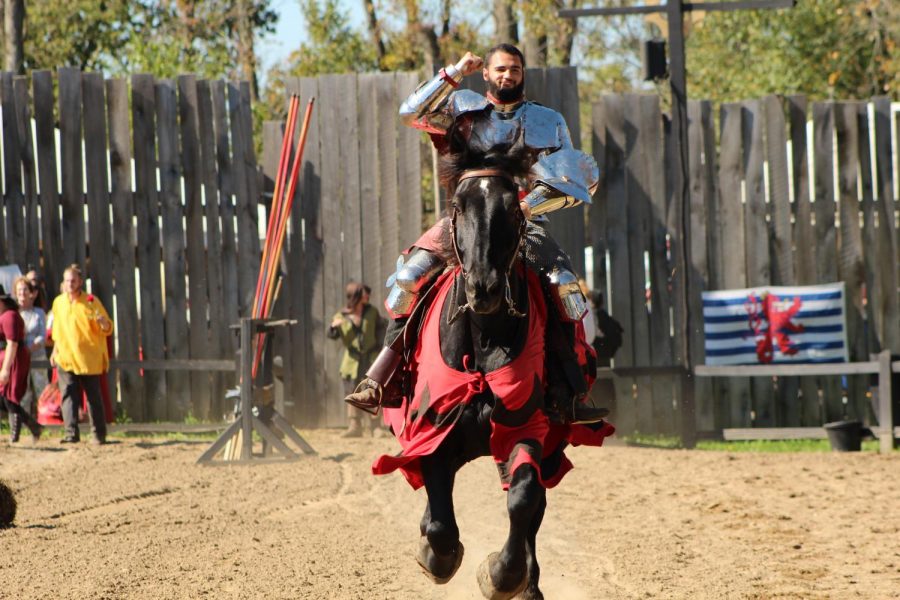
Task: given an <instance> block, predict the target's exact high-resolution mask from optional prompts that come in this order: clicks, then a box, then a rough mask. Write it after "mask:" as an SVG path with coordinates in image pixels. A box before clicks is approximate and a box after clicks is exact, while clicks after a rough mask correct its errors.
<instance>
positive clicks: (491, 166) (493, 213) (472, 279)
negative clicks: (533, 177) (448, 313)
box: [442, 151, 527, 314]
mask: <svg viewBox="0 0 900 600" xmlns="http://www.w3.org/2000/svg"><path fill="white" fill-rule="evenodd" d="M525 172H527V162H526V156H525V155H524V154H523V153H521V152H516V151H509V152H503V153H494V154H489V155H475V156H473V155H466V156H459V155H457V156H455V157H452V158H451V159H449V160H445V161H444V163H443V169H442V175H443V179H444V181H445V182H446V183H447V185H448V189H450V190H452V197H451V198H450V207H449V208H450V214H451V224H452V225H451V229H450V235H451V236H452V238H453V240H452V241H453V247H454V251H455V253H456V259H457V260H458V261H459V263H460V266H461V267H462V272H463V276H464V279H465V293H466V301H467V302H468V305H469V308H471V309H472V310H473V311H474V312H476V313H480V314H492V313H495V312H496V311H497V310H498V309H499V308H500V307H501V304H502V302H503V301H504V300H505V299H506V298H507V295H508V292H509V279H508V276H509V272H510V270H511V269H512V266H513V263H514V262H515V260H516V256H517V253H518V249H519V245H520V243H521V240H522V236H523V235H524V232H525V217H524V215H523V214H522V210H521V209H520V208H519V194H518V185H517V184H516V182H515V180H514V177H516V176H519V175H523V174H524V173H525Z"/></svg>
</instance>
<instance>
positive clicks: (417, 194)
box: [391, 73, 422, 243]
mask: <svg viewBox="0 0 900 600" xmlns="http://www.w3.org/2000/svg"><path fill="white" fill-rule="evenodd" d="M395 81H396V83H397V91H396V92H395V94H396V95H395V97H394V112H395V113H396V111H397V110H398V109H399V108H400V104H401V102H402V101H403V98H406V97H407V96H408V95H409V94H411V93H412V92H413V91H414V90H415V89H416V87H417V86H418V85H419V77H418V75H416V73H397V75H396V77H395ZM391 122H392V123H394V124H395V126H396V127H397V129H398V131H397V188H398V189H399V190H400V194H401V198H403V200H401V206H400V235H401V236H403V237H404V238H406V239H408V240H409V242H407V243H411V242H412V241H413V240H416V239H418V237H419V234H420V233H421V232H422V162H421V158H420V156H419V152H420V150H419V147H420V142H419V139H420V138H419V136H420V134H419V132H418V131H417V130H415V129H412V128H410V127H406V126H404V125H402V124H400V121H399V119H398V118H397V116H396V114H395V116H394V118H393V120H392V121H391Z"/></svg>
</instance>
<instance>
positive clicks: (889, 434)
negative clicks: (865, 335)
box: [878, 350, 894, 454]
mask: <svg viewBox="0 0 900 600" xmlns="http://www.w3.org/2000/svg"><path fill="white" fill-rule="evenodd" d="M892 375H893V373H892V372H891V351H890V350H882V351H881V353H880V354H879V355H878V428H879V433H878V440H879V444H878V449H879V451H880V452H881V453H882V454H890V453H891V452H892V451H893V450H894V411H893V398H892V390H891V377H892Z"/></svg>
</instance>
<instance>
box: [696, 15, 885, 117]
mask: <svg viewBox="0 0 900 600" xmlns="http://www.w3.org/2000/svg"><path fill="white" fill-rule="evenodd" d="M687 57H688V59H687V60H688V89H689V91H690V94H691V96H693V97H695V98H710V99H712V100H717V101H722V100H732V101H733V100H739V99H742V98H754V97H759V96H762V95H765V94H770V93H778V94H794V93H799V94H806V95H808V96H810V97H811V98H812V99H826V98H835V99H846V98H869V97H871V96H873V95H876V94H885V93H887V94H893V95H894V96H895V97H897V95H898V93H900V74H898V72H900V70H898V67H900V7H898V5H897V3H896V2H894V1H893V0H806V1H804V2H800V3H798V4H797V5H796V6H795V7H794V8H792V9H790V10H784V11H750V12H744V11H738V12H720V13H710V14H708V15H706V17H705V18H704V19H703V21H701V22H700V23H698V24H697V25H696V27H695V29H694V31H693V32H692V35H691V36H690V38H689V39H688V44H687Z"/></svg>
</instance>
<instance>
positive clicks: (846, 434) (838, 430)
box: [823, 421, 863, 452]
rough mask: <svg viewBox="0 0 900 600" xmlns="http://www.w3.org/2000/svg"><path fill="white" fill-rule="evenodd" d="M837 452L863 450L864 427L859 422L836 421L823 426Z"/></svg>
mask: <svg viewBox="0 0 900 600" xmlns="http://www.w3.org/2000/svg"><path fill="white" fill-rule="evenodd" d="M823 427H824V428H825V432H826V433H827V434H828V441H829V442H830V443H831V449H832V450H834V451H835V452H859V451H860V450H862V438H863V426H862V423H860V422H859V421H834V422H833V423H825V425H823Z"/></svg>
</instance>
